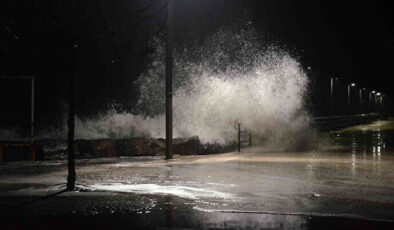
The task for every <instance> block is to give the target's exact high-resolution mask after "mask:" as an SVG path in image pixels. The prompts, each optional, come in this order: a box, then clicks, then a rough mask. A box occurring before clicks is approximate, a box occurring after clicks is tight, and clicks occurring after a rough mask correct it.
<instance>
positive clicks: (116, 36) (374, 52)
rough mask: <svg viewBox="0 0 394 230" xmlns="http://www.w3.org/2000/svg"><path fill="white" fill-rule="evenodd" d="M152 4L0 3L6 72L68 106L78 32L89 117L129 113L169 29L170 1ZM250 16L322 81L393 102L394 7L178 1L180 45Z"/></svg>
mask: <svg viewBox="0 0 394 230" xmlns="http://www.w3.org/2000/svg"><path fill="white" fill-rule="evenodd" d="M70 2H76V5H75V6H72V5H71V4H70ZM149 2H150V1H148V0H144V1H137V0H111V1H105V0H98V1H85V2H82V1H81V3H79V1H71V0H70V1H60V0H53V1H51V0H45V1H44V0H41V1H38V0H36V1H35V0H14V1H8V0H6V1H1V3H0V20H1V21H0V35H1V36H0V71H1V73H2V74H3V75H4V74H7V75H10V74H34V75H36V76H37V77H38V83H37V84H38V85H39V89H40V92H41V93H39V95H38V97H40V98H41V99H40V102H39V103H40V104H39V106H41V110H42V111H44V110H46V111H48V110H50V109H48V108H55V107H56V106H59V102H60V101H64V96H65V95H66V92H67V91H66V90H65V88H66V86H67V85H66V83H67V81H66V75H67V71H65V69H67V68H68V64H67V62H66V61H65V60H66V59H67V57H65V53H67V50H68V49H69V47H71V46H72V44H71V42H70V38H69V37H68V36H67V35H65V33H64V31H70V30H72V31H74V32H75V33H77V34H79V50H78V56H77V60H78V61H77V78H78V80H77V85H78V88H77V91H78V103H79V111H80V113H86V114H88V113H89V111H97V110H99V109H103V105H105V104H107V103H110V102H111V101H112V100H117V101H120V102H122V103H124V104H127V103H129V102H130V100H131V98H135V95H136V92H135V91H133V90H130V89H131V88H132V82H133V80H135V79H136V76H138V73H139V72H140V71H141V70H142V69H143V66H144V64H143V63H144V62H146V58H145V57H146V54H147V53H149V52H150V49H149V47H148V46H147V42H146V41H147V39H148V38H149V37H150V36H152V34H154V33H155V32H157V31H160V30H161V29H162V27H163V19H164V14H163V13H164V11H163V3H164V1H163V0H157V1H152V2H155V3H154V4H153V6H152V7H151V8H150V9H149V10H148V11H147V12H145V11H143V9H144V6H145V5H147V4H148V3H149ZM246 8H249V9H251V14H252V17H253V21H254V24H255V26H256V27H257V28H258V29H259V30H261V31H262V32H264V33H265V34H267V36H268V37H269V39H268V40H271V41H273V42H277V43H279V44H281V45H282V46H285V47H286V48H287V49H289V50H292V52H293V53H295V54H296V55H297V56H298V58H299V59H300V60H301V62H302V64H303V65H304V66H305V67H307V66H311V67H312V69H313V73H314V75H315V76H317V77H318V78H321V79H323V78H328V77H330V76H335V77H340V78H345V79H349V80H350V79H360V80H361V81H363V82H364V85H365V86H371V87H372V86H373V87H375V88H377V89H382V90H384V91H385V93H387V94H390V95H391V96H392V97H393V96H394V94H392V92H391V85H390V80H391V70H392V54H393V51H394V47H393V31H394V30H393V29H394V27H393V26H394V24H393V17H392V13H393V9H394V8H393V7H391V6H390V4H389V1H373V0H358V1H326V0H324V1H323V0H322V1H317V0H303V1H294V0H242V1H241V0H177V1H176V14H175V21H176V25H175V27H176V34H177V36H178V39H177V42H178V43H179V42H184V41H187V40H188V39H189V38H194V37H196V35H199V36H202V37H203V36H204V35H209V34H210V33H212V32H214V31H216V30H217V29H218V28H219V27H220V26H221V25H224V24H227V25H228V24H229V23H230V24H231V21H232V20H233V19H234V18H235V17H238V16H240V15H241V14H242V12H244V9H246ZM147 15H148V16H147ZM66 56H67V55H66ZM49 98H50V99H49ZM44 107H45V108H47V109H44Z"/></svg>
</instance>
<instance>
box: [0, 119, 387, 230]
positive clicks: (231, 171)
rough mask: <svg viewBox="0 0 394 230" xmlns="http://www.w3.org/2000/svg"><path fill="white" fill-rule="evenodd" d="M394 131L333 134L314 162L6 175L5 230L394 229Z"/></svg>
mask: <svg viewBox="0 0 394 230" xmlns="http://www.w3.org/2000/svg"><path fill="white" fill-rule="evenodd" d="M393 135H394V121H393V120H390V121H378V122H375V123H373V124H369V125H362V126H356V127H352V128H350V129H347V130H342V131H338V132H335V133H331V134H330V137H329V138H330V139H331V140H332V143H331V144H329V145H323V146H322V147H321V148H320V149H319V150H313V151H306V152H275V153H274V152H265V151H264V149H261V148H255V149H248V150H245V151H244V152H242V153H226V154H219V155H211V156H183V157H179V156H178V157H176V159H174V160H171V161H165V160H162V159H161V158H160V157H139V158H120V159H94V160H80V161H78V164H77V175H78V188H79V191H76V192H63V191H62V189H64V183H65V178H66V175H67V171H66V164H65V162H64V161H47V162H37V163H28V162H25V163H21V162H19V163H7V164H3V165H0V173H1V174H0V212H1V217H0V218H2V221H3V223H6V225H5V226H6V228H19V227H37V228H51V227H50V226H54V225H56V226H57V227H60V228H64V229H69V228H74V229H75V228H84V227H87V226H94V227H99V228H102V229H108V228H131V227H132V226H134V227H139V228H144V229H146V228H152V229H155V228H182V229H184V228H207V229H256V228H263V229H322V228H325V229H332V228H342V229H347V228H349V227H352V228H358V229H360V228H386V229H392V228H394V183H393V181H394V139H393Z"/></svg>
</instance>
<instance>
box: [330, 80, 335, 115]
mask: <svg viewBox="0 0 394 230" xmlns="http://www.w3.org/2000/svg"><path fill="white" fill-rule="evenodd" d="M334 81H335V79H334V78H331V90H330V112H331V116H333V115H334Z"/></svg>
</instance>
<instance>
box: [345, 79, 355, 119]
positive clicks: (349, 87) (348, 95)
mask: <svg viewBox="0 0 394 230" xmlns="http://www.w3.org/2000/svg"><path fill="white" fill-rule="evenodd" d="M355 86H356V83H351V84H350V85H348V86H347V105H348V109H349V113H351V90H352V87H355Z"/></svg>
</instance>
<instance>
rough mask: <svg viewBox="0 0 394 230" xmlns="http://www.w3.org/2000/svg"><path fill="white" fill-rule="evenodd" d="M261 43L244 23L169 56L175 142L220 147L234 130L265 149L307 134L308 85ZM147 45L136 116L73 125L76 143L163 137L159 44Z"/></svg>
mask: <svg viewBox="0 0 394 230" xmlns="http://www.w3.org/2000/svg"><path fill="white" fill-rule="evenodd" d="M261 41H262V39H261V37H260V35H259V34H258V33H257V32H256V31H255V30H254V29H253V27H252V26H251V25H250V23H246V24H245V25H242V26H238V27H237V26H235V27H234V26H233V27H231V28H226V29H221V30H219V31H218V32H217V33H216V34H213V35H212V36H210V37H209V38H208V39H206V40H205V42H203V43H202V44H198V45H196V44H195V45H194V46H192V47H191V46H190V45H189V46H184V47H178V48H177V49H176V51H175V60H174V63H175V66H174V77H173V79H174V80H173V81H174V96H173V104H174V137H190V136H198V137H199V138H200V140H201V141H202V142H206V143H221V144H224V143H226V142H229V141H233V140H234V139H235V136H236V129H235V126H236V124H237V123H240V124H241V126H242V128H243V129H245V130H249V131H251V132H252V133H253V135H254V136H255V137H257V138H255V139H256V140H259V141H262V142H265V143H266V144H267V143H269V144H271V145H280V146H286V145H292V144H294V143H296V142H297V139H298V138H299V137H301V136H304V135H306V134H305V130H306V128H307V126H308V115H307V113H306V112H305V111H304V107H303V103H304V96H305V93H306V89H307V86H308V78H307V76H306V74H305V73H304V71H303V69H302V67H301V65H300V63H299V62H298V61H297V60H296V59H295V58H293V57H292V56H291V55H289V54H288V53H287V52H285V51H284V50H282V49H280V48H278V47H276V46H273V45H266V44H263V43H262V42H261ZM154 43H155V45H156V52H155V53H154V54H153V55H152V56H151V60H152V62H151V64H150V66H149V68H148V69H147V70H146V71H145V72H144V73H142V74H141V75H140V77H139V79H138V80H137V81H136V82H135V84H136V85H137V87H138V89H139V92H140V97H139V101H138V103H137V108H136V109H135V111H134V112H133V113H126V112H121V113H118V112H115V111H111V112H109V113H108V114H106V115H104V116H101V117H99V118H96V119H81V120H80V119H79V120H77V124H76V127H77V129H76V130H77V132H76V135H77V138H84V139H89V138H127V137H133V136H149V137H161V138H164V137H165V116H164V114H165V98H164V95H165V76H164V73H165V65H164V56H165V49H164V45H163V42H162V41H161V40H160V39H157V38H156V39H154Z"/></svg>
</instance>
